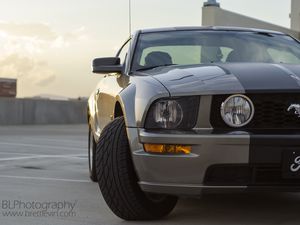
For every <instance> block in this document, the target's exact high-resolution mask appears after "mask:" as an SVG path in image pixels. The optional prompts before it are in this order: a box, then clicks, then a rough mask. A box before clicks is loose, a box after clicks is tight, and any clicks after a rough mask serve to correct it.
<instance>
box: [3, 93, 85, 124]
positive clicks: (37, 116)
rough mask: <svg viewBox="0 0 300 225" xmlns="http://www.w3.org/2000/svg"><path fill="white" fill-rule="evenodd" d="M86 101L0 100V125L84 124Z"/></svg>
mask: <svg viewBox="0 0 300 225" xmlns="http://www.w3.org/2000/svg"><path fill="white" fill-rule="evenodd" d="M86 110H87V102H86V101H58V100H46V99H14V98H0V125H22V124H27V125H29V124H33V125H34V124H80V123H86V114H87V113H86Z"/></svg>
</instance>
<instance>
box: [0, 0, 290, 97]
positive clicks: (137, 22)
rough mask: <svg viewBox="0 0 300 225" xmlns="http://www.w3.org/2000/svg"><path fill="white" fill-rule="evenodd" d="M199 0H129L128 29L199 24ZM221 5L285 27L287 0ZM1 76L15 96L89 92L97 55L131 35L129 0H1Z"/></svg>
mask: <svg viewBox="0 0 300 225" xmlns="http://www.w3.org/2000/svg"><path fill="white" fill-rule="evenodd" d="M203 2H204V1H203V0H185V1H174V0H151V1H146V0H131V4H132V30H136V29H141V28H151V27H168V26H184V25H187V26H200V25H201V8H202V6H203ZM219 2H220V4H221V7H222V8H224V9H226V10H230V11H234V12H237V13H240V14H245V15H247V16H251V17H254V18H257V19H261V20H265V21H268V22H271V23H274V24H278V25H281V26H285V27H289V26H290V19H289V13H290V8H291V6H290V5H291V3H290V1H289V0H272V1H271V0H269V1H262V0H251V1H246V0H219ZM0 5H1V7H0V77H6V78H17V79H18V89H17V95H18V97H31V96H37V95H57V96H66V97H71V98H77V97H79V96H81V97H87V96H89V95H90V94H91V92H92V91H93V89H94V88H95V86H96V83H97V82H98V81H100V79H102V76H101V75H97V74H92V73H91V72H90V71H91V61H92V59H93V58H95V57H106V56H114V55H115V53H116V51H117V50H118V48H119V47H120V46H121V45H122V43H123V42H124V41H125V40H126V38H128V36H129V26H128V24H129V23H128V1H127V0H76V1H74V0H73V1H72V0H63V1H62V0H42V1H41V0H26V1H24V0H0Z"/></svg>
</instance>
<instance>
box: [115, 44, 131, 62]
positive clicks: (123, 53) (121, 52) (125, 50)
mask: <svg viewBox="0 0 300 225" xmlns="http://www.w3.org/2000/svg"><path fill="white" fill-rule="evenodd" d="M130 43H131V40H128V41H127V42H125V44H124V45H123V46H122V47H121V49H120V50H119V52H118V54H117V56H118V57H119V58H120V62H121V64H123V63H125V60H126V57H127V53H128V50H129V47H130Z"/></svg>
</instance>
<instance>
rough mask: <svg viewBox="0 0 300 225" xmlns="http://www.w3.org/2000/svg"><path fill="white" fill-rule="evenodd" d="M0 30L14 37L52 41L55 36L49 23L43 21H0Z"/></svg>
mask: <svg viewBox="0 0 300 225" xmlns="http://www.w3.org/2000/svg"><path fill="white" fill-rule="evenodd" d="M0 30H1V31H2V32H5V33H7V34H9V35H12V36H15V37H27V38H34V39H36V40H44V41H53V40H55V39H56V38H57V33H55V32H54V31H53V30H52V29H51V28H50V26H49V25H47V24H44V23H13V22H3V21H2V22H0Z"/></svg>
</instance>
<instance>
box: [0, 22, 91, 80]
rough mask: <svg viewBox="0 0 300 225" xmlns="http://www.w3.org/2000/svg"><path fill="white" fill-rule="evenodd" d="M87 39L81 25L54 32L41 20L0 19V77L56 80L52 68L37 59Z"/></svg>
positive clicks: (45, 62)
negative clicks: (18, 20) (6, 20)
mask: <svg viewBox="0 0 300 225" xmlns="http://www.w3.org/2000/svg"><path fill="white" fill-rule="evenodd" d="M87 38H88V35H86V30H85V28H84V27H79V28H76V29H74V30H70V31H67V32H66V33H58V32H56V31H54V30H53V29H52V28H51V27H50V25H48V24H45V23H14V22H5V21H0V77H11V78H17V79H21V80H22V81H24V82H29V83H30V84H34V85H37V86H47V85H48V84H50V83H52V82H53V81H54V80H55V79H56V75H55V69H54V68H50V66H49V65H48V63H47V61H45V60H41V58H42V57H43V58H45V57H46V58H47V54H49V53H48V52H51V51H52V49H57V51H58V49H61V50H63V51H64V48H68V47H70V46H71V45H72V44H75V43H77V42H80V41H82V40H86V39H87ZM49 60H50V59H49Z"/></svg>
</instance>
